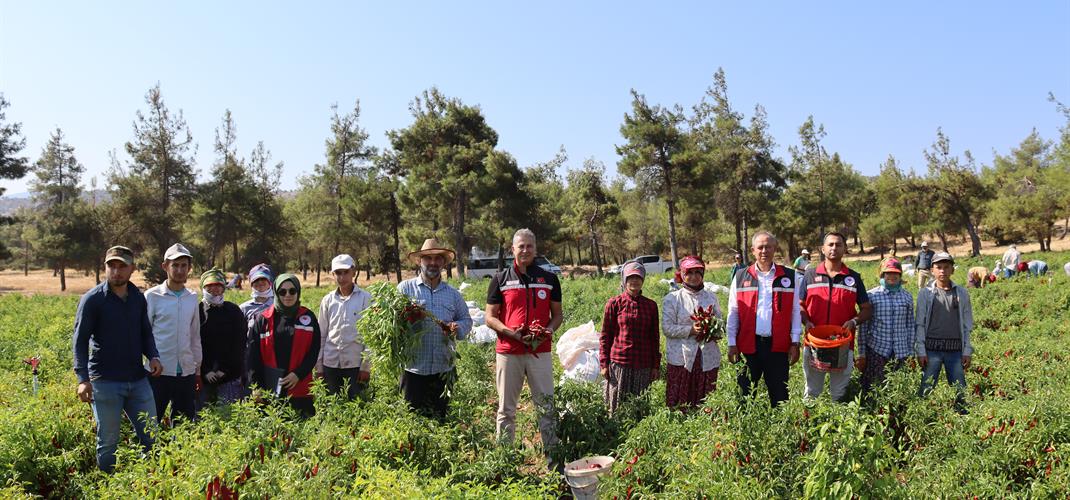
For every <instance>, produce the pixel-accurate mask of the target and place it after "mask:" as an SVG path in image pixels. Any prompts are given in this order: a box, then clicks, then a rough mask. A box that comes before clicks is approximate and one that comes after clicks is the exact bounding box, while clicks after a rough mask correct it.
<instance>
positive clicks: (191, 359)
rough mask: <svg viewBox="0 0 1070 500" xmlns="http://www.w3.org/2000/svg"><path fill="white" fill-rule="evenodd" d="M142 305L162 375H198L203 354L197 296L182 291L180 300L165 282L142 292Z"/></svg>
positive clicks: (188, 290)
mask: <svg viewBox="0 0 1070 500" xmlns="http://www.w3.org/2000/svg"><path fill="white" fill-rule="evenodd" d="M145 302H146V303H147V304H148V315H149V323H152V336H153V338H154V339H155V340H156V350H158V351H160V363H161V364H163V375H165V376H169V377H174V376H177V375H178V372H179V368H181V369H182V376H184V377H185V376H189V375H196V374H198V370H199V368H200V366H201V357H202V355H203V353H202V352H201V317H200V304H201V301H200V299H199V298H198V297H197V294H196V293H194V292H193V290H190V289H188V288H184V289H183V290H182V292H181V296H180V297H176V296H175V294H174V293H173V292H171V290H170V289H168V288H167V282H166V281H165V282H163V283H161V284H159V285H156V286H154V287H152V288H149V289H148V290H146V291H145ZM147 366H148V365H146V367H147Z"/></svg>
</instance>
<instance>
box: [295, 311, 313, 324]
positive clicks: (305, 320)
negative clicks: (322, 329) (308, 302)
mask: <svg viewBox="0 0 1070 500" xmlns="http://www.w3.org/2000/svg"><path fill="white" fill-rule="evenodd" d="M297 321H300V322H301V324H302V325H305V326H308V325H310V324H312V318H310V317H308V315H307V314H302V315H301V317H300V318H297Z"/></svg>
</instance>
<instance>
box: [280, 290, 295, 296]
mask: <svg viewBox="0 0 1070 500" xmlns="http://www.w3.org/2000/svg"><path fill="white" fill-rule="evenodd" d="M287 295H297V289H296V288H280V289H279V297H285V296H287Z"/></svg>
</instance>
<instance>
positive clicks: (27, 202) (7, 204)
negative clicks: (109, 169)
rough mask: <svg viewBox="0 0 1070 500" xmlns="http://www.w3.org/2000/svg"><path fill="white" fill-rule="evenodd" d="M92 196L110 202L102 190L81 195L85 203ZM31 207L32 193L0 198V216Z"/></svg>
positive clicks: (109, 196)
mask: <svg viewBox="0 0 1070 500" xmlns="http://www.w3.org/2000/svg"><path fill="white" fill-rule="evenodd" d="M94 196H96V200H97V201H98V202H106V201H110V200H111V195H110V194H108V192H107V191H105V190H103V189H98V190H96V191H87V192H84V193H82V198H83V199H85V200H87V201H91V200H93V197H94ZM31 205H33V193H13V194H10V195H9V194H6V193H5V194H4V196H0V215H11V214H14V213H15V211H16V210H18V209H20V208H22V207H29V206H31Z"/></svg>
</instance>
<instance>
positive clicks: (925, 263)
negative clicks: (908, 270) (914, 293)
mask: <svg viewBox="0 0 1070 500" xmlns="http://www.w3.org/2000/svg"><path fill="white" fill-rule="evenodd" d="M915 264H916V265H915V266H914V267H915V269H916V270H917V273H918V289H921V288H925V285H927V284H928V283H929V281H931V280H932V279H933V273H932V268H933V251H932V250H930V249H929V242H928V241H923V242H921V251H919V252H918V258H917V259H915Z"/></svg>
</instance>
